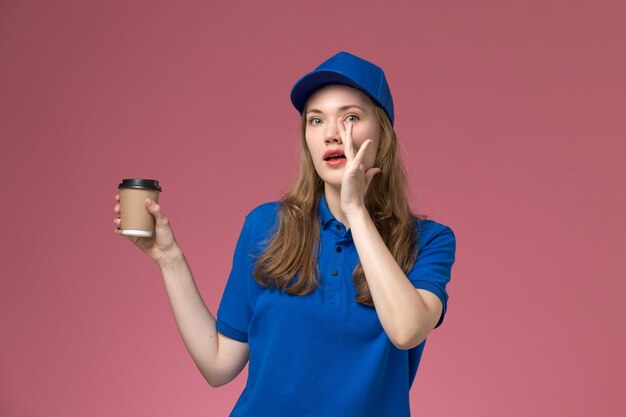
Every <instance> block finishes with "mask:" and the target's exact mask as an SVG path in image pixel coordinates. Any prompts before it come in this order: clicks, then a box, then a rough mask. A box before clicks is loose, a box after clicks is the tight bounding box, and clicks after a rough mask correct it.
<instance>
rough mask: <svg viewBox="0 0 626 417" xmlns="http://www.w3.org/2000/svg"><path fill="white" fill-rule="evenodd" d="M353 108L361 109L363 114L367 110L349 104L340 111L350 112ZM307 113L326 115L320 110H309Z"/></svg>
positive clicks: (340, 108)
mask: <svg viewBox="0 0 626 417" xmlns="http://www.w3.org/2000/svg"><path fill="white" fill-rule="evenodd" d="M352 107H356V108H357V109H359V110H361V111H362V112H363V113H365V110H363V108H362V107H361V106H357V105H356V104H348V105H347V106H341V107H339V111H344V110H348V109H350V108H352ZM306 113H307V114H309V113H321V114H324V112H323V111H321V110H318V109H311V110H308V111H307V112H306Z"/></svg>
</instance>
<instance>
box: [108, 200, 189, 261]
mask: <svg viewBox="0 0 626 417" xmlns="http://www.w3.org/2000/svg"><path fill="white" fill-rule="evenodd" d="M115 201H116V204H115V206H114V207H113V211H114V212H115V213H117V215H118V216H117V217H116V218H114V219H113V223H114V224H115V233H117V234H118V235H121V236H124V237H125V238H126V239H128V240H130V241H131V242H133V243H134V244H135V246H137V247H138V248H139V249H140V250H141V251H142V252H143V253H145V254H146V255H148V256H149V257H150V259H152V260H153V261H154V262H156V263H157V264H159V265H161V264H162V262H165V261H166V260H167V259H168V258H169V257H171V256H172V255H177V254H179V253H180V248H179V247H178V244H177V243H176V239H175V238H174V232H173V231H172V227H171V226H170V223H169V220H168V219H167V217H165V214H163V211H162V210H161V206H159V205H158V204H157V203H155V202H154V201H152V200H148V199H147V200H146V209H147V210H148V212H149V213H150V214H151V215H152V216H153V217H154V220H155V226H154V233H153V234H152V236H150V237H142V236H129V235H122V230H121V227H120V225H121V220H120V217H119V216H120V214H121V213H120V196H119V194H118V195H116V196H115ZM148 201H149V202H148Z"/></svg>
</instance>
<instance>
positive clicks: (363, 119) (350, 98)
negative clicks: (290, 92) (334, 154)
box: [304, 84, 380, 187]
mask: <svg viewBox="0 0 626 417" xmlns="http://www.w3.org/2000/svg"><path fill="white" fill-rule="evenodd" d="M305 112H306V113H305V114H304V117H306V129H305V139H306V144H307V147H308V148H309V152H310V153H311V157H312V158H313V165H314V166H315V170H316V171H317V174H318V175H319V176H320V178H321V179H322V180H323V181H324V182H325V183H327V184H329V185H334V186H337V187H340V186H341V179H342V176H343V171H344V167H345V165H346V159H345V158H343V159H340V160H336V159H331V160H329V161H325V160H324V153H325V152H326V151H328V150H330V149H333V150H334V149H338V150H340V151H341V152H342V153H343V152H344V145H345V143H344V140H343V139H342V136H341V134H342V133H340V132H341V126H340V125H339V123H340V122H339V119H341V123H344V124H345V125H347V124H348V123H352V145H353V147H354V151H355V155H356V153H357V152H358V151H359V149H360V148H361V145H362V144H363V142H365V140H366V139H371V140H372V141H373V142H372V143H371V144H370V145H369V146H368V148H367V149H366V154H365V155H364V158H363V164H364V166H365V170H367V169H368V168H371V167H372V166H373V165H374V161H375V159H376V153H377V151H378V145H379V141H380V126H379V123H378V119H377V118H376V113H375V112H374V104H373V102H372V101H371V100H370V98H369V97H367V96H366V95H365V94H364V93H362V92H361V91H359V90H357V89H355V88H352V87H348V86H345V85H339V84H332V85H327V86H325V87H322V88H320V89H319V90H317V91H316V92H315V93H313V94H312V95H311V97H309V99H308V101H307V104H306V106H305Z"/></svg>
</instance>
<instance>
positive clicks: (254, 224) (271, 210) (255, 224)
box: [244, 201, 280, 240]
mask: <svg viewBox="0 0 626 417" xmlns="http://www.w3.org/2000/svg"><path fill="white" fill-rule="evenodd" d="M279 208H280V202H278V201H269V202H267V203H262V204H259V205H258V206H256V207H254V208H253V209H252V210H250V211H249V212H248V214H246V219H245V224H244V229H246V230H247V231H248V232H249V233H250V234H251V235H252V236H254V238H255V240H257V239H263V238H265V237H267V236H268V235H269V234H271V232H273V230H274V228H275V227H276V226H277V224H278V211H279Z"/></svg>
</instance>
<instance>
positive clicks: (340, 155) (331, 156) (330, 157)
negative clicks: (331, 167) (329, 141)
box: [324, 154, 346, 161]
mask: <svg viewBox="0 0 626 417" xmlns="http://www.w3.org/2000/svg"><path fill="white" fill-rule="evenodd" d="M336 159H346V156H345V155H344V154H334V155H329V156H327V157H325V158H324V161H333V160H336Z"/></svg>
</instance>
